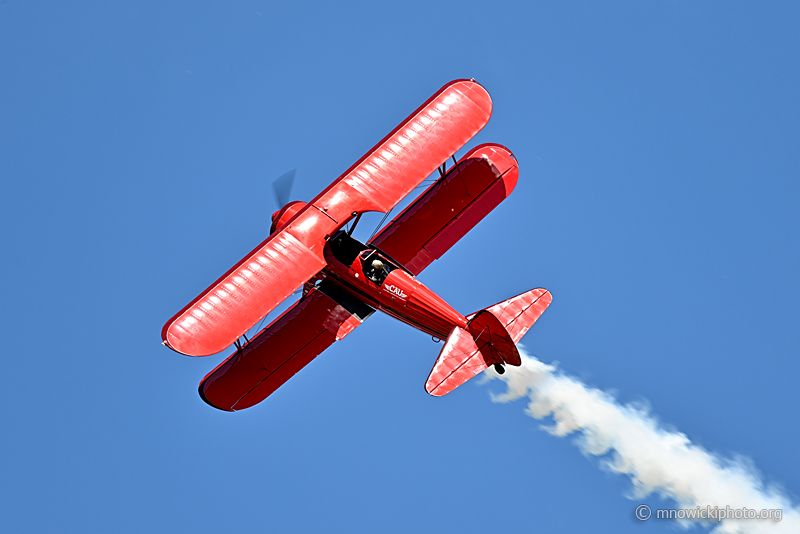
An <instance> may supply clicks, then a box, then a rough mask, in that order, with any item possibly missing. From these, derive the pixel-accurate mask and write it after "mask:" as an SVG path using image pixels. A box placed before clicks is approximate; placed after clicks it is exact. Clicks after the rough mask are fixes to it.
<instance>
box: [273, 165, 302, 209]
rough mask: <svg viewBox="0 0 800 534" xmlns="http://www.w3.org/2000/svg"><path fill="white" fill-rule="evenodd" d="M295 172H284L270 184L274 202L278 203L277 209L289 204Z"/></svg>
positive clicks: (295, 170)
mask: <svg viewBox="0 0 800 534" xmlns="http://www.w3.org/2000/svg"><path fill="white" fill-rule="evenodd" d="M295 172H297V169H292V170H291V171H289V172H285V173H283V174H281V175H280V176H278V177H277V178H276V179H275V181H274V182H272V192H273V193H274V194H275V202H277V203H278V209H280V208H282V207H283V206H285V205H286V204H288V203H289V197H290V195H291V194H292V184H294V174H295Z"/></svg>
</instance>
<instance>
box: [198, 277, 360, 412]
mask: <svg viewBox="0 0 800 534" xmlns="http://www.w3.org/2000/svg"><path fill="white" fill-rule="evenodd" d="M360 324H361V320H360V319H359V318H358V317H357V316H355V315H353V314H351V313H350V312H349V311H348V310H346V309H345V308H344V307H342V306H341V305H340V304H338V303H337V302H336V301H334V300H333V299H331V298H330V297H328V296H327V295H325V294H324V293H323V292H322V291H319V290H318V289H312V290H311V292H310V293H309V294H308V295H307V296H306V297H305V298H303V299H302V300H300V301H298V302H297V303H296V304H295V305H294V306H292V307H291V308H289V309H288V310H287V311H286V312H285V313H284V314H283V315H281V316H280V317H278V318H277V319H276V320H275V321H273V322H272V323H271V324H270V325H269V326H267V327H266V328H265V329H264V330H262V331H261V332H260V333H259V334H258V335H257V336H256V337H255V338H253V339H252V340H251V341H250V343H247V344H245V345H244V346H243V348H242V350H241V351H237V352H235V353H234V354H232V355H231V356H230V357H229V358H228V359H227V360H225V361H224V362H222V363H221V364H220V365H219V366H217V368H216V369H214V370H213V371H211V372H210V373H208V375H206V377H205V378H204V379H203V381H202V382H200V387H199V391H200V396H201V397H202V398H203V400H205V401H206V402H207V403H208V404H210V405H211V406H213V407H215V408H219V409H220V410H226V411H236V410H242V409H244V408H249V407H250V406H253V405H254V404H257V403H259V402H261V401H262V400H264V399H265V398H267V397H268V396H269V395H270V394H271V393H273V392H274V391H275V390H276V389H278V387H280V386H281V385H282V384H283V383H284V382H286V381H287V380H289V379H290V378H291V377H292V376H294V375H295V374H296V373H297V372H298V371H300V369H302V368H303V367H305V366H306V365H307V364H308V363H309V362H310V361H311V360H313V359H314V358H316V357H317V356H318V355H319V354H321V353H322V351H324V350H325V349H326V348H328V347H329V346H331V345H332V344H333V343H334V341H338V340H339V339H342V338H343V337H345V336H346V335H347V334H349V333H350V332H352V331H353V329H355V328H356V327H357V326H358V325H360Z"/></svg>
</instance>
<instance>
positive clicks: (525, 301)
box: [467, 288, 553, 343]
mask: <svg viewBox="0 0 800 534" xmlns="http://www.w3.org/2000/svg"><path fill="white" fill-rule="evenodd" d="M551 302H553V295H552V294H551V293H550V292H549V291H548V290H546V289H542V288H537V289H531V290H530V291H526V292H525V293H522V294H520V295H517V296H516V297H512V298H510V299H508V300H504V301H503V302H500V303H498V304H495V305H494V306H489V307H488V308H486V310H487V311H489V312H491V313H492V315H494V316H495V317H497V318H498V319H499V320H500V323H501V324H502V325H503V326H504V327H505V329H506V330H507V331H508V333H509V334H510V335H511V339H512V340H513V341H514V343H519V340H520V339H522V336H524V335H525V333H526V332H527V331H528V329H529V328H530V327H531V326H533V324H534V323H535V322H536V321H537V320H538V319H539V317H540V316H541V315H542V313H544V311H545V310H546V309H547V307H548V306H549V305H550V303H551ZM478 313H480V312H478ZM476 315H477V313H475V314H472V315H470V316H468V317H467V319H471V318H473V317H475V316H476Z"/></svg>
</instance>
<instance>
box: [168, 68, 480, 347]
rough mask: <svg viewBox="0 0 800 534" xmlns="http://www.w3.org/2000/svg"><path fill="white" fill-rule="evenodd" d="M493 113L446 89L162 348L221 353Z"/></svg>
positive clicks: (204, 299) (184, 320) (193, 309)
mask: <svg viewBox="0 0 800 534" xmlns="http://www.w3.org/2000/svg"><path fill="white" fill-rule="evenodd" d="M491 112H492V101H491V98H489V94H488V93H487V92H486V90H485V89H484V88H483V87H482V86H481V85H480V84H478V83H477V82H474V81H471V80H456V81H453V82H450V83H448V84H446V85H445V86H444V87H442V89H440V90H439V91H438V92H437V93H436V94H434V95H433V96H432V97H431V98H430V99H428V101H427V102H425V103H424V104H423V105H422V106H420V108H418V109H417V110H416V111H415V112H414V113H412V114H411V115H410V116H409V117H408V118H407V119H406V120H405V121H403V122H402V123H401V124H400V125H399V126H398V127H397V128H395V129H394V130H393V131H392V132H391V133H390V134H389V135H387V136H386V137H385V138H384V139H383V140H382V141H381V142H380V143H378V144H377V145H376V146H375V147H374V148H373V149H372V150H370V151H369V152H368V153H367V154H366V155H365V156H364V157H362V158H361V159H360V160H359V161H358V162H356V163H355V164H354V165H353V166H352V167H351V168H350V169H349V170H348V171H346V172H345V173H344V174H343V175H342V176H340V177H339V178H338V179H337V180H336V181H334V183H333V184H331V185H330V186H329V187H328V188H327V189H325V190H324V191H323V192H322V193H320V194H319V195H318V196H317V197H316V198H315V199H314V200H312V201H311V202H310V203H308V204H307V205H305V206H303V207H302V208H301V209H299V210H298V211H297V213H296V214H295V215H294V216H293V217H291V218H290V219H289V220H288V222H287V223H286V226H284V227H283V228H282V229H281V230H279V231H278V232H275V233H273V234H272V235H270V236H269V237H268V238H267V239H266V240H265V241H264V242H263V243H261V245H259V246H258V247H256V249H254V250H253V251H252V252H251V253H250V254H249V255H248V256H246V257H245V258H244V259H243V260H241V261H240V262H239V263H238V264H236V265H235V266H234V267H233V268H232V269H231V270H230V271H228V272H227V273H226V274H225V275H223V276H222V277H221V278H220V279H219V280H217V281H216V282H215V283H214V284H212V285H211V286H210V287H209V288H208V289H206V290H205V291H204V292H203V293H201V294H200V295H199V296H198V297H197V298H195V300H193V301H192V302H191V303H189V305H187V306H186V307H185V308H183V309H182V310H181V311H180V312H178V313H177V314H176V315H175V316H174V317H173V318H172V319H170V320H169V321H168V322H167V324H165V325H164V328H163V329H162V332H161V337H162V340H163V342H164V344H165V345H167V346H168V347H170V348H172V349H174V350H176V351H178V352H181V353H183V354H187V355H190V356H207V355H210V354H215V353H217V352H220V351H222V350H224V349H225V348H226V347H228V346H229V345H231V344H232V343H233V342H234V341H236V339H238V338H239V337H240V336H241V335H242V334H244V333H245V332H246V331H247V330H249V329H250V328H251V327H252V326H253V325H254V324H256V323H257V322H258V321H259V320H260V319H261V318H262V317H264V316H266V315H267V314H268V313H269V312H270V311H272V310H273V309H274V308H275V306H277V305H278V304H280V303H281V302H282V301H283V300H284V299H285V298H286V297H288V296H289V295H290V294H291V293H292V292H293V291H294V290H295V289H296V288H298V287H300V286H301V285H302V284H304V283H305V282H306V281H307V280H309V279H310V278H312V277H313V276H314V275H316V274H317V273H318V272H319V271H320V270H321V269H322V268H323V267H324V266H325V260H324V258H323V252H322V250H323V248H324V245H325V241H326V240H327V238H328V237H329V236H331V235H333V234H334V233H335V232H336V231H337V230H338V229H339V228H340V227H341V226H342V225H344V224H345V223H346V222H347V221H349V220H350V218H351V217H352V216H353V214H354V213H357V212H359V213H360V212H363V211H371V210H372V211H383V212H385V211H388V210H390V209H391V208H392V207H394V206H395V204H397V203H398V202H399V201H400V200H402V198H403V197H405V196H406V195H407V194H408V193H409V192H410V191H411V190H412V189H414V188H415V187H416V186H417V185H419V183H420V182H422V180H424V179H425V178H426V177H427V176H428V175H429V174H430V173H431V172H433V171H434V170H435V169H436V168H437V167H438V166H439V165H441V163H442V162H443V161H444V160H446V159H447V158H448V157H450V155H452V154H453V153H455V151H456V150H458V149H459V148H461V147H462V146H463V145H464V144H465V143H466V142H467V141H469V140H470V139H471V138H472V137H473V136H474V135H475V134H476V133H477V132H478V131H479V130H480V129H481V128H483V127H484V126H485V125H486V123H487V122H488V120H489V117H490V116H491Z"/></svg>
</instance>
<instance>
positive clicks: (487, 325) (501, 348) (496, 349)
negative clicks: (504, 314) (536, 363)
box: [467, 310, 522, 367]
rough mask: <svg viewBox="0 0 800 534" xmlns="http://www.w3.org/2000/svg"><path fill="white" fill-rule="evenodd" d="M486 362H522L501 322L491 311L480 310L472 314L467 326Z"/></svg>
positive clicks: (516, 364) (512, 363)
mask: <svg viewBox="0 0 800 534" xmlns="http://www.w3.org/2000/svg"><path fill="white" fill-rule="evenodd" d="M467 330H468V331H469V333H470V334H472V337H473V339H475V344H476V345H478V350H480V351H481V354H482V355H483V361H485V362H486V363H487V364H493V363H500V364H507V365H513V366H517V367H518V366H519V365H521V364H522V359H521V358H520V355H519V351H518V350H517V346H516V345H515V344H514V341H513V340H512V339H511V335H510V334H509V333H508V332H507V331H506V329H505V327H503V325H502V323H501V322H500V321H499V320H498V319H497V317H495V316H494V315H493V314H492V313H491V312H489V311H487V310H481V311H479V312H478V313H476V314H474V315H473V316H472V319H470V321H469V327H468V328H467Z"/></svg>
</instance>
